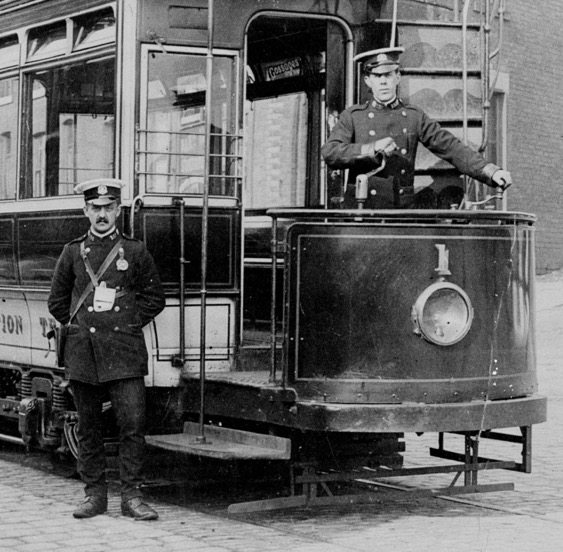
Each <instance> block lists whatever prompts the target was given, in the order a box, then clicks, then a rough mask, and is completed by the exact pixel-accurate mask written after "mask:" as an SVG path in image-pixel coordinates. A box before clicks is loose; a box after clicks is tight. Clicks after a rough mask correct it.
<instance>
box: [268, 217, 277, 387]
mask: <svg viewBox="0 0 563 552" xmlns="http://www.w3.org/2000/svg"><path fill="white" fill-rule="evenodd" d="M277 220H278V219H277V217H276V215H272V239H271V241H270V247H271V254H272V291H271V297H270V382H271V383H273V382H274V381H276V337H277V335H276V334H277V332H276V288H277V268H278V240H277V233H278V232H277Z"/></svg>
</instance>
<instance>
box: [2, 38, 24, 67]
mask: <svg viewBox="0 0 563 552" xmlns="http://www.w3.org/2000/svg"><path fill="white" fill-rule="evenodd" d="M19 59H20V45H19V43H18V37H17V36H7V37H3V38H0V67H1V68H5V67H13V66H14V65H17V64H18V62H19Z"/></svg>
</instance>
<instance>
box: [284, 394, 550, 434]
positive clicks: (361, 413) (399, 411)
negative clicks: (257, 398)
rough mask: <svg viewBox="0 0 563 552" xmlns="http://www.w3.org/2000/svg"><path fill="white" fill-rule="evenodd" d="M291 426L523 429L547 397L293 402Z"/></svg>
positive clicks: (539, 416)
mask: <svg viewBox="0 0 563 552" xmlns="http://www.w3.org/2000/svg"><path fill="white" fill-rule="evenodd" d="M294 412H295V418H296V420H294V425H297V426H299V427H301V428H303V429H309V430H313V431H336V432H359V433H361V432H369V433H380V432H381V433H399V432H400V433H411V432H412V433H414V432H416V433H419V432H452V431H478V430H490V429H496V428H508V427H524V426H530V425H533V424H538V423H542V422H545V421H546V419H547V398H546V397H544V396H541V395H532V396H529V397H522V398H517V399H507V400H496V401H470V402H461V403H441V404H419V403H402V404H355V405H354V404H327V403H320V402H301V401H300V402H298V403H297V405H296V408H295V410H294Z"/></svg>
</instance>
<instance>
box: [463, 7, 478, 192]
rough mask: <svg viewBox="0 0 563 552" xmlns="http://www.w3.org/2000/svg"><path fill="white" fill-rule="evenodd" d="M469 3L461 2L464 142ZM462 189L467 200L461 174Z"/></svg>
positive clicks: (464, 129) (464, 138)
mask: <svg viewBox="0 0 563 552" xmlns="http://www.w3.org/2000/svg"><path fill="white" fill-rule="evenodd" d="M470 5H471V1H470V0H465V2H464V4H463V13H462V18H461V63H462V71H461V89H462V93H461V100H462V132H463V136H462V140H463V143H464V144H467V143H468V141H469V138H468V124H467V20H468V17H469V7H470ZM463 181H464V186H463V187H464V189H465V199H466V200H468V195H469V194H468V191H467V187H468V181H469V179H468V177H467V176H466V175H464V176H463ZM475 199H478V197H477V193H476V194H475Z"/></svg>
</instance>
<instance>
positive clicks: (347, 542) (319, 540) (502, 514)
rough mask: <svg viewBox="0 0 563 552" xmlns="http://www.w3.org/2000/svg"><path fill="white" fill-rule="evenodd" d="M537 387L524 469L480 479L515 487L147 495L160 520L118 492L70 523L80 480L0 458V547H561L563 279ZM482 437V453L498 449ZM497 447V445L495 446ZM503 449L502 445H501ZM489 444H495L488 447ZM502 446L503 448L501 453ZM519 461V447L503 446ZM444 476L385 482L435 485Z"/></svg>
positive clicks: (549, 305)
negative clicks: (451, 492) (203, 500)
mask: <svg viewBox="0 0 563 552" xmlns="http://www.w3.org/2000/svg"><path fill="white" fill-rule="evenodd" d="M536 291H537V294H536V295H537V304H536V310H537V343H538V378H539V382H540V393H541V394H544V395H547V396H548V421H547V422H546V423H544V424H539V425H537V426H534V429H533V434H534V435H533V468H532V473H531V474H521V473H516V472H510V471H492V472H490V473H487V472H483V473H481V474H480V476H479V478H480V479H479V482H480V483H506V482H513V483H514V485H515V490H513V491H503V492H494V493H483V494H478V495H460V496H455V497H451V496H450V497H432V496H429V497H428V496H427V497H424V496H419V495H415V494H413V493H409V492H400V493H396V492H395V493H392V492H388V491H387V490H385V489H383V490H381V491H379V494H377V495H376V496H378V497H380V498H377V499H376V500H375V501H374V502H373V503H372V504H369V505H348V506H330V507H322V508H295V509H290V510H283V511H275V512H263V513H258V514H251V515H244V516H228V515H227V513H226V510H224V511H220V510H215V511H213V510H209V509H207V510H206V509H205V508H201V507H199V506H194V507H191V506H187V507H185V506H183V507H181V506H177V505H175V504H172V503H170V502H167V501H163V500H159V499H158V495H155V494H150V495H149V499H148V502H149V503H150V504H151V505H152V506H154V507H155V508H156V509H157V510H158V512H159V514H160V519H159V520H158V521H155V522H136V521H134V520H131V519H129V518H124V517H123V516H121V514H120V508H119V495H118V492H117V490H114V491H112V493H111V495H110V505H109V511H108V513H107V514H105V515H101V516H97V517H95V518H92V519H86V520H76V519H74V518H73V517H72V511H73V510H74V508H75V507H76V505H77V504H78V503H80V501H81V500H82V498H83V488H82V484H81V482H80V481H78V480H76V479H74V478H68V477H62V476H61V475H60V474H57V473H49V472H48V471H45V470H39V469H36V468H35V467H33V466H30V465H26V463H25V462H24V463H23V464H24V465H21V463H19V464H18V463H14V462H11V461H6V460H0V552H31V551H42V552H43V551H49V550H55V551H57V552H59V551H80V552H97V551H100V552H102V551H103V552H106V551H119V552H125V551H129V550H135V551H137V552H141V551H147V552H155V551H174V550H185V551H188V550H194V551H201V552H227V551H229V552H243V551H244V552H247V551H248V552H252V551H257V552H258V551H267V552H270V551H271V552H274V551H284V552H287V551H291V552H316V551H319V552H321V551H322V552H339V551H340V552H368V551H369V552H373V551H377V550H390V549H392V550H393V551H394V552H410V551H413V552H426V551H428V552H430V551H432V552H442V551H444V552H445V551H447V552H450V551H453V550H455V551H456V552H465V551H467V552H485V551H486V552H504V551H506V552H509V551H510V552H531V551H538V550H539V551H542V552H543V551H558V550H561V549H563V544H561V543H562V542H563V473H562V472H561V470H560V469H559V467H560V464H561V459H562V458H563V431H562V429H561V428H563V386H562V385H561V381H562V378H561V377H560V373H559V370H560V366H561V362H562V359H563V348H562V345H561V342H562V339H561V337H562V335H563V275H562V274H561V273H554V274H550V275H546V276H539V277H538V278H537V285H536ZM434 440H435V436H433V435H423V436H416V435H412V436H411V435H407V437H406V443H407V453H406V456H405V463H406V465H409V466H410V465H412V466H417V465H423V464H424V463H426V464H428V462H429V461H431V462H435V460H432V459H429V458H428V456H427V453H426V450H427V447H428V446H429V445H431V446H434V445H435V442H434ZM498 446H499V445H498V443H495V442H490V443H489V442H488V441H485V440H484V441H482V444H481V449H480V453H482V454H483V455H484V456H491V455H493V456H494V455H497V454H504V453H505V452H501V451H500V449H498ZM504 446H506V444H505V445H504ZM508 446H509V447H510V446H512V445H508ZM497 449H498V450H497ZM502 450H503V451H505V449H502ZM512 452H514V454H515V455H516V456H515V457H512V458H508V459H518V456H517V455H518V453H519V451H518V449H517V448H516V449H515V450H513V451H512ZM450 480H451V476H448V475H443V474H442V475H433V476H424V477H416V478H408V479H406V478H404V479H401V480H397V481H394V482H396V483H398V484H402V485H405V486H409V487H417V488H422V489H424V488H432V487H436V486H438V487H443V486H447V485H448V484H449V483H450Z"/></svg>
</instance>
